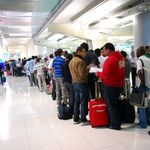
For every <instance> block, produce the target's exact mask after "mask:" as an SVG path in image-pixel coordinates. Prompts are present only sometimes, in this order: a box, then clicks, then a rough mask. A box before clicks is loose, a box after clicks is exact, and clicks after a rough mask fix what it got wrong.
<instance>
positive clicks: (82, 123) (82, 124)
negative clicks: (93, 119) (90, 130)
mask: <svg viewBox="0 0 150 150" xmlns="http://www.w3.org/2000/svg"><path fill="white" fill-rule="evenodd" d="M89 124H90V122H89V121H88V120H87V121H84V122H81V126H87V125H89Z"/></svg>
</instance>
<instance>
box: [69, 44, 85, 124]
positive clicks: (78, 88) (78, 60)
mask: <svg viewBox="0 0 150 150" xmlns="http://www.w3.org/2000/svg"><path fill="white" fill-rule="evenodd" d="M86 53H87V52H86V50H85V49H84V48H83V47H78V48H77V50H76V54H75V56H74V57H73V59H72V60H71V61H70V63H69V69H70V73H71V76H72V83H73V89H74V95H75V101H74V117H73V121H74V123H75V124H79V123H80V122H82V124H83V125H86V124H87V123H88V121H87V118H86V116H87V114H88V93H87V90H88V86H87V82H88V71H87V69H86V65H85V62H84V59H83V58H84V57H85V56H86ZM80 106H81V110H80ZM79 116H81V118H80V117H79Z"/></svg>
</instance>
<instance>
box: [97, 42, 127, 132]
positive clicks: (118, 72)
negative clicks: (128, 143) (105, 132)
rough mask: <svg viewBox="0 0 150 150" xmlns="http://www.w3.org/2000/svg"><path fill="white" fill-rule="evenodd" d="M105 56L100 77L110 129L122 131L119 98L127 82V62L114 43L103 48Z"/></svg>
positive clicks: (99, 73)
mask: <svg viewBox="0 0 150 150" xmlns="http://www.w3.org/2000/svg"><path fill="white" fill-rule="evenodd" d="M103 55H104V56H108V58H107V59H106V61H105V63H104V66H103V71H102V72H98V73H97V74H98V77H99V78H101V79H102V82H103V84H104V97H105V100H106V102H107V105H108V112H109V118H110V127H109V128H110V129H114V130H120V129H121V120H120V109H119V97H120V94H121V93H122V91H123V87H124V80H125V60H124V58H123V56H122V55H121V53H120V52H119V51H115V47H114V45H113V44H112V43H106V44H105V45H104V46H103Z"/></svg>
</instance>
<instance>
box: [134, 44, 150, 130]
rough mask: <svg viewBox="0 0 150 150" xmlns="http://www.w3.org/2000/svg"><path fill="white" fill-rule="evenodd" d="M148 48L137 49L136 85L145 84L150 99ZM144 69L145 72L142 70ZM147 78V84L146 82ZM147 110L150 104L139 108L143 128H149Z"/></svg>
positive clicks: (149, 121)
mask: <svg viewBox="0 0 150 150" xmlns="http://www.w3.org/2000/svg"><path fill="white" fill-rule="evenodd" d="M145 54H146V49H145V47H144V46H140V47H139V48H138V49H137V50H136V55H137V57H138V60H137V78H136V87H139V86H144V88H146V94H147V95H146V98H148V99H150V59H149V58H148V57H147V56H145ZM141 60H142V61H143V63H144V68H143V67H142V62H141ZM143 69H144V74H145V76H143V72H142V70H143ZM144 80H145V84H144ZM146 110H147V111H148V112H150V104H149V105H148V108H139V125H140V127H141V128H147V125H148V124H149V123H150V120H149V119H150V116H149V113H146Z"/></svg>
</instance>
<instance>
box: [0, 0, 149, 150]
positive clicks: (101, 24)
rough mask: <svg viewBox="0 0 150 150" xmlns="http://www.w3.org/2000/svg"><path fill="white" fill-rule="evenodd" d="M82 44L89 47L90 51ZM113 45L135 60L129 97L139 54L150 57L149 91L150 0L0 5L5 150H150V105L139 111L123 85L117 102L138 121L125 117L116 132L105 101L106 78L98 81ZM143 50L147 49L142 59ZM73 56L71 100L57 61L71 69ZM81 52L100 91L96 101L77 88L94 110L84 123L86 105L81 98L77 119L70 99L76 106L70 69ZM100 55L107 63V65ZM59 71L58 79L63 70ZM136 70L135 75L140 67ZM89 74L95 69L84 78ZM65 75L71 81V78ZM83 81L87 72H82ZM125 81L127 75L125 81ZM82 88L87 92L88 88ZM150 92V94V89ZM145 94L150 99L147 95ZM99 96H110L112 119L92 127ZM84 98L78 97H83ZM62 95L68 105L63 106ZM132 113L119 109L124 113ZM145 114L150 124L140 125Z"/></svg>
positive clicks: (0, 122)
mask: <svg viewBox="0 0 150 150" xmlns="http://www.w3.org/2000/svg"><path fill="white" fill-rule="evenodd" d="M106 43H107V44H108V45H107V44H106ZM111 43H112V44H111ZM83 45H84V46H85V45H86V46H87V45H88V52H86V46H85V47H84V46H83ZM107 46H108V49H107ZM112 46H114V47H115V51H119V52H118V53H119V54H120V55H121V54H122V55H121V56H120V55H119V56H120V57H121V58H123V56H124V55H123V54H125V55H126V58H124V59H123V60H125V62H126V60H129V62H130V63H131V69H130V72H129V77H128V81H129V86H128V89H130V90H129V93H131V92H132V91H133V90H134V89H135V88H136V87H135V86H134V84H135V83H134V82H133V80H135V79H133V74H132V73H133V72H132V68H138V67H139V64H138V63H137V62H138V60H139V59H138V58H139V57H140V58H141V59H142V58H145V59H146V64H144V65H145V66H144V67H143V68H146V67H147V66H148V68H146V69H145V71H144V72H145V74H146V76H145V82H144V83H145V86H147V85H146V84H147V83H148V84H149V85H150V80H149V79H150V68H149V66H150V0H0V150H83V149H84V150H126V149H128V150H142V149H143V150H149V149H150V104H147V105H146V104H144V106H143V105H142V107H140V106H139V107H137V105H134V106H133V105H131V103H130V102H129V101H130V96H129V98H127V97H128V90H126V86H124V87H123V86H122V89H123V91H125V92H124V93H123V94H124V95H119V96H118V97H117V98H118V99H117V100H120V101H125V103H127V102H128V104H127V105H128V108H129V107H130V108H131V109H132V111H130V113H129V112H128V115H127V118H130V116H133V113H135V114H134V115H135V116H134V117H133V118H134V119H133V121H122V120H121V121H122V122H121V126H120V127H119V128H113V127H112V124H111V123H112V120H111V119H112V118H111V117H112V116H113V115H112V114H111V113H112V110H110V109H111V108H110V105H111V104H109V100H107V98H108V97H107V96H106V93H107V92H106V91H105V89H106V85H105V81H104V78H101V79H99V80H98V77H99V76H98V73H97V72H100V73H103V70H104V68H105V66H106V65H105V64H106V63H107V62H108V61H107V60H108V59H109V58H110V55H106V56H108V57H104V54H105V51H106V49H107V52H108V51H109V50H110V53H115V52H112V51H111V50H112V49H113V48H112ZM110 47H111V48H112V49H111V48H110ZM109 48H110V49H109ZM138 50H139V51H140V50H142V52H141V53H142V55H141V56H139V57H138V53H137V51H138ZM96 51H97V52H98V53H96ZM143 51H144V52H145V53H144V52H143ZM120 52H123V53H120ZM85 53H87V54H88V53H92V54H93V55H94V57H96V59H97V60H98V61H99V62H98V65H97V66H96V65H95V64H94V62H95V61H96V59H95V58H94V61H92V62H90V63H89V64H88V65H87V66H86V65H85V64H86V63H84V57H86V54H85ZM132 53H134V54H135V55H136V56H137V57H138V58H137V57H136V56H135V57H134V62H135V63H136V67H134V66H132V65H133V62H132V61H131V60H133V59H132ZM68 54H70V55H71V56H72V57H73V58H71V59H72V60H70V63H69V64H68V70H69V69H70V73H69V74H70V77H72V79H71V80H72V83H69V85H70V86H71V87H72V90H74V92H73V93H75V96H74V98H72V97H71V96H70V95H71V93H72V91H71V90H70V92H68V93H64V92H63V90H64V89H63V88H64V85H62V82H61V81H60V80H59V81H58V80H57V79H58V78H59V79H60V77H58V78H57V74H56V70H57V69H58V64H57V63H55V59H56V58H57V57H59V56H61V55H62V56H61V57H59V59H58V60H59V61H60V59H61V61H64V63H65V64H66V62H67V60H69V59H70V57H69V56H70V55H68ZM78 54H79V55H80V57H83V55H84V57H83V58H82V59H81V61H83V64H84V65H85V67H87V68H88V69H89V70H92V69H93V70H94V69H95V70H96V71H95V70H94V71H93V72H92V73H91V74H94V77H95V78H94V79H93V78H92V80H91V81H93V83H92V85H93V84H94V89H95V90H94V97H93V96H92V90H90V88H89V89H88V90H87V91H88V92H87V91H83V90H82V89H81V88H82V86H79V87H80V88H79V89H78V90H79V91H83V93H84V94H85V95H86V94H87V93H88V96H89V97H88V98H87V103H88V101H89V103H88V105H89V106H87V109H89V110H88V114H87V116H86V118H84V119H86V120H82V119H83V118H82V115H83V111H84V110H83V109H85V108H83V107H86V106H83V105H82V99H81V101H80V100H79V103H80V106H79V107H80V108H79V110H78V111H81V112H80V116H78V117H79V118H78V119H77V120H76V118H75V114H76V111H75V110H76V109H77V108H76V106H75V105H76V103H74V102H72V103H71V102H70V99H74V101H77V96H76V93H77V92H76V91H75V90H76V89H75V86H76V85H75V84H76V81H75V82H74V79H73V73H72V70H71V69H72V68H71V67H75V65H72V66H71V63H72V62H73V60H74V59H75V58H76V57H77V56H78V59H79V55H78ZM99 57H101V58H103V60H102V62H101V61H100V59H99ZM91 59H93V58H91ZM145 59H144V61H145ZM104 61H105V62H104ZM74 62H75V61H74ZM119 63H120V62H119ZM147 64H148V65H147ZM146 65H147V66H146ZM115 66H117V65H115ZM99 67H100V68H101V69H100V68H99ZM103 67H104V68H103ZM125 67H126V66H124V68H125ZM62 68H63V69H64V66H63V67H61V68H59V69H61V72H63V73H62V74H65V75H66V74H67V71H68V70H67V71H66V70H65V71H66V72H65V71H63V69H62ZM83 68H84V67H83ZM87 68H86V69H85V70H88V69H87ZM91 68H92V69H91ZM141 68H142V67H141ZM65 69H66V68H65ZM76 69H77V68H76ZM102 69H103V70H102ZM119 69H120V68H119ZM31 70H32V71H31ZM143 70H144V69H143ZM41 71H42V73H41ZM125 71H126V69H125ZM58 72H59V74H60V70H58ZM136 73H137V76H138V75H139V74H138V73H139V72H138V69H137V72H135V74H136ZM89 74H90V72H88V75H87V78H88V77H89ZM39 76H40V77H39ZM54 76H55V78H54ZM66 76H67V78H69V77H68V74H67V75H66ZM66 76H65V77H66ZM81 76H85V74H83V73H82V74H81ZM135 76H136V75H135ZM43 77H44V79H43ZM65 77H64V76H63V77H61V79H64V78H65ZM139 78H140V76H139ZM118 79H121V76H118ZM126 79H127V78H125V77H124V81H125V83H126V81H127V80H126ZM140 79H141V78H140ZM87 80H89V79H87ZM116 80H117V79H116ZM39 81H40V82H39ZM63 82H65V81H63ZM87 82H88V81H87ZM59 83H60V85H59ZM96 83H99V84H96ZM141 83H142V81H141ZM87 84H88V83H86V85H87ZM59 86H60V87H59ZM83 86H84V87H85V85H84V84H83ZM89 86H91V85H89ZM97 87H98V88H97ZM103 87H104V93H105V94H104V95H105V96H104V97H103V95H102V94H103ZM69 88H70V87H69ZM117 88H118V87H117ZM70 89H71V88H70ZM147 89H148V90H149V91H150V86H147ZM148 90H147V91H146V96H147V95H148V94H149V93H150V92H149V91H148ZM58 91H59V92H58ZM126 91H127V93H126ZM90 92H91V93H90ZM98 92H99V93H100V94H99V97H102V98H101V99H105V97H106V102H105V106H106V107H108V108H107V110H106V111H108V112H107V113H108V115H107V117H108V118H107V119H108V122H107V123H105V124H102V125H97V126H96V125H95V126H94V125H92V123H91V122H92V121H91V120H92V119H91V118H92V117H94V115H93V116H92V110H90V109H92V108H90V100H91V99H93V101H94V99H96V98H98V97H97V96H96V95H97V93H98ZM83 93H81V95H82V98H83V99H85V97H86V96H85V97H84V96H83ZM77 94H78V93H77ZM120 94H122V93H120ZM112 95H113V94H112ZM129 95H131V94H129ZM122 96H123V98H122ZM146 96H145V97H146ZM64 97H65V98H66V99H67V102H66V101H63V100H64V99H65V98H64ZM59 98H60V101H63V102H64V105H65V106H66V110H65V111H67V110H68V111H69V113H70V114H71V117H70V118H69V117H68V118H67V119H63V118H61V119H60V115H59V113H60V112H59V111H61V110H60V108H61V107H60V103H59V100H58V99H59ZM149 98H150V94H149V97H148V96H147V97H146V98H145V99H147V100H148V102H149ZM108 99H109V98H108ZM99 101H100V100H99ZM103 105H104V104H103ZM107 105H108V106H107ZM115 105H116V104H115ZM117 106H118V104H117ZM95 107H96V105H95ZM112 107H113V106H112ZM128 108H124V107H123V106H122V109H126V111H128V110H129V109H128ZM113 109H116V108H113ZM117 109H118V108H117ZM90 112H91V113H90ZM97 112H101V114H102V112H103V110H98V111H95V113H97ZM121 112H122V111H120V113H119V116H120V118H121ZM143 112H145V117H146V126H142V125H141V124H140V121H141V120H142V119H143V118H144V117H143V116H144V115H143ZM93 114H94V113H93ZM141 114H142V115H141ZM94 119H97V120H99V119H100V118H94ZM94 119H93V120H94ZM103 119H104V118H103ZM105 119H106V118H105ZM109 119H110V120H109ZM113 119H114V118H113ZM121 119H122V118H121ZM123 119H124V118H123ZM114 120H115V119H114ZM114 120H113V121H114ZM116 120H117V119H116ZM109 125H110V126H109ZM117 127H118V126H117ZM120 129H121V130H120Z"/></svg>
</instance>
